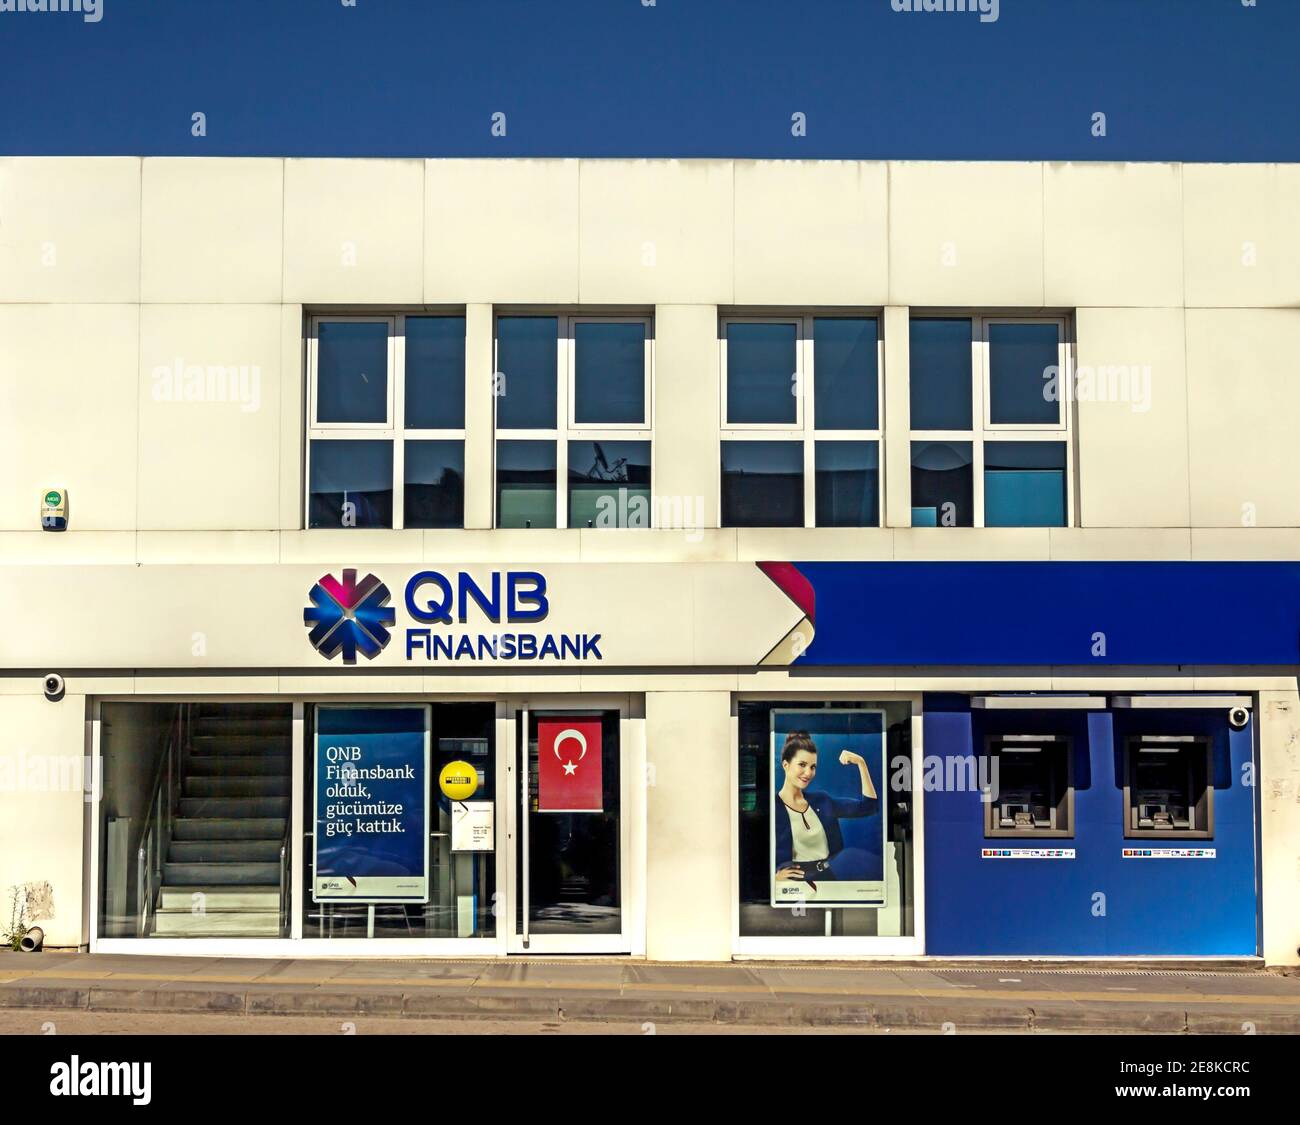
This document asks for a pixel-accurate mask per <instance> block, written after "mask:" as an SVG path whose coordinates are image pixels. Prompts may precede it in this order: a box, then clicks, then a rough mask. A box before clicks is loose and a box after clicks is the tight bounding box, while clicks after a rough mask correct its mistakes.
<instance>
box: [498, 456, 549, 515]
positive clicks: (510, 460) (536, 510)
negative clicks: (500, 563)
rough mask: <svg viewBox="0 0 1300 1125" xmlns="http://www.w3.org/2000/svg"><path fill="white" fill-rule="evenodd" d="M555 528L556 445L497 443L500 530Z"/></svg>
mask: <svg viewBox="0 0 1300 1125" xmlns="http://www.w3.org/2000/svg"><path fill="white" fill-rule="evenodd" d="M554 526H555V442H553V441H499V442H497V527H554Z"/></svg>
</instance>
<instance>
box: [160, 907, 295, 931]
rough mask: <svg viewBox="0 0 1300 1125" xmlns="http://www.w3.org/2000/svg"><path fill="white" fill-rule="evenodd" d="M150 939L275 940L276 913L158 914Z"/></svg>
mask: <svg viewBox="0 0 1300 1125" xmlns="http://www.w3.org/2000/svg"><path fill="white" fill-rule="evenodd" d="M150 936H152V937H279V936H280V911H279V909H278V907H277V909H275V910H211V909H208V910H206V911H204V912H203V913H202V914H191V913H190V912H189V911H188V910H186V911H180V910H177V911H159V913H157V914H156V915H154V924H153V932H152V934H151V935H150Z"/></svg>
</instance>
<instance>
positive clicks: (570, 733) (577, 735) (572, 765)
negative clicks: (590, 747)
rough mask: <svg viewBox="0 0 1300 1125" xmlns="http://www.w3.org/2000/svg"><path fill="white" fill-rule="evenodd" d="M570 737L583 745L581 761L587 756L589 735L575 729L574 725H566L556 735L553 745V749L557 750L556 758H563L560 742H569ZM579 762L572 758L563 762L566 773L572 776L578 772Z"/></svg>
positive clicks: (579, 758)
mask: <svg viewBox="0 0 1300 1125" xmlns="http://www.w3.org/2000/svg"><path fill="white" fill-rule="evenodd" d="M569 739H573V740H574V741H575V742H576V743H577V744H578V745H579V746H580V747H582V753H581V754H579V755H578V762H581V761H582V759H583V758H585V757H586V756H587V736H586V735H585V734H583V733H582V731H580V730H574V729H573V728H572V727H566V728H565V729H564V730H562V731H560V733H559V734H557V735H556V736H555V744H554V745H553V746H552V749H553V750H554V751H555V757H556V760H562V759H560V743H562V742H568V741H569ZM578 762H575V761H573V759H572V758H570V759H569V761H567V762H564V763H563V764H564V774H565V776H566V777H571V776H572V775H573V774H575V773H576V772H577V770H578Z"/></svg>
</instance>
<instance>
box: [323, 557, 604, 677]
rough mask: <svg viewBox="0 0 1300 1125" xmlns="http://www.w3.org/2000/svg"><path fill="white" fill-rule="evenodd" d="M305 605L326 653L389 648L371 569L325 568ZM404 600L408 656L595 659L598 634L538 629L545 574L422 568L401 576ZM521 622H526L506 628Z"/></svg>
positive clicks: (385, 598) (545, 602) (387, 616)
mask: <svg viewBox="0 0 1300 1125" xmlns="http://www.w3.org/2000/svg"><path fill="white" fill-rule="evenodd" d="M308 597H309V600H310V601H311V605H309V606H308V607H307V608H306V609H304V610H303V624H304V625H306V626H307V627H308V629H309V632H308V634H307V636H308V640H309V641H310V642H311V644H312V647H313V648H315V649H316V651H317V652H319V653H320V654H321V655H322V656H324V657H325V658H326V659H327V660H332V659H334V658H336V657H340V656H341V657H342V660H343V663H344V664H355V663H356V661H357V654H358V653H360V654H361V655H362V656H364V657H365V658H366V659H367V660H372V659H374V658H375V657H376V656H378V655H379V654H380V653H381V652H383V651H384V649H386V648H387V647H388V644H389V642H390V641H391V640H392V637H393V630H394V628H395V622H396V617H397V613H396V607H394V606H393V605H391V604H390V603H391V594H390V592H389V589H388V587H387V585H385V584H384V583H383V582H382V581H381V580H380V579H379V578H378V577H376V576H375V575H373V574H367V575H366V576H365V577H364V578H361V579H358V578H357V572H356V571H355V570H344V571H343V576H342V578H341V579H338V578H335V577H334V576H333V575H332V574H326V575H323V576H322V577H321V578H320V579H319V580H318V581H317V582H316V584H315V585H314V586H313V587H312V588H311V591H310V593H309V595H308ZM403 602H404V606H405V610H406V614H407V616H408V617H409V618H410V620H411V622H412V624H409V625H406V626H404V628H403V638H402V646H401V648H402V653H403V657H404V659H405V660H407V661H408V662H421V661H424V662H429V663H434V662H455V663H461V662H465V663H473V662H484V663H487V662H492V663H495V662H498V661H515V660H519V661H538V662H542V663H545V662H548V661H551V662H570V661H580V662H586V661H599V660H603V659H604V657H603V655H602V654H601V651H600V639H601V636H600V633H596V632H587V631H577V632H563V631H561V632H551V631H549V630H546V629H545V628H538V626H539V625H540V624H541V623H544V622H545V621H546V619H547V616H548V615H549V613H550V601H549V599H548V597H547V592H546V577H545V576H544V575H543V574H541V573H540V572H538V571H535V570H505V571H500V570H494V571H491V572H490V573H489V574H488V575H487V576H486V578H476V577H475V576H474V575H472V574H470V573H469V572H467V571H464V570H459V571H453V572H448V573H443V572H442V571H438V570H422V571H419V572H418V573H416V574H413V575H411V577H410V578H409V579H408V580H407V582H406V588H405V591H404V596H403ZM511 626H524V627H525V628H523V629H520V628H511Z"/></svg>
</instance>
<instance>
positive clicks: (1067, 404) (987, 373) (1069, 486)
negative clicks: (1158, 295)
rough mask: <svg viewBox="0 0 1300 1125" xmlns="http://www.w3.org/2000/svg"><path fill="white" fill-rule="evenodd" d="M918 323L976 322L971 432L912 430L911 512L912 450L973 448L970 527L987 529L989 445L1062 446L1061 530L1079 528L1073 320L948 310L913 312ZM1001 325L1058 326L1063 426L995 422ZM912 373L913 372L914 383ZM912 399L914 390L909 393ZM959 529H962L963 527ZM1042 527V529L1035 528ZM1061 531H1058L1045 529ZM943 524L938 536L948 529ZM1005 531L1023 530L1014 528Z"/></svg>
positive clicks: (909, 460) (1058, 316)
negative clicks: (996, 337)
mask: <svg viewBox="0 0 1300 1125" xmlns="http://www.w3.org/2000/svg"><path fill="white" fill-rule="evenodd" d="M915 320H970V322H971V428H970V429H966V430H917V429H912V428H910V426H909V429H908V456H907V464H908V510H909V513H910V511H911V508H912V507H913V505H912V504H911V473H912V446H913V445H914V444H915V443H917V442H923V441H931V442H952V441H964V442H969V443H970V446H971V476H972V480H971V504H972V507H973V508H974V511H973V512H972V514H971V516H972V518H971V525H970V526H971V527H972V528H977V527H979V528H982V527H986V526H988V525H987V524H986V523H985V511H984V446H985V445H986V444H987V443H989V442H999V441H1003V442H1026V443H1027V442H1060V443H1064V445H1065V523H1064V524H1063V525H1061V526H1064V527H1074V526H1075V522H1076V520H1077V519H1078V505H1077V503H1076V501H1075V495H1074V493H1075V465H1076V459H1075V453H1074V432H1075V422H1074V402H1073V396H1072V395H1069V394H1067V393H1066V389H1067V388H1068V387H1070V386H1072V385H1073V353H1074V339H1073V336H1072V335H1071V318H1070V317H1069V316H1068V315H1065V314H1047V315H1044V316H1020V315H1016V314H1014V313H1012V314H1000V313H975V312H964V311H954V310H951V309H943V310H930V309H926V310H921V309H912V310H911V311H910V314H909V316H908V326H909V331H910V326H911V323H912V321H915ZM997 324H1055V325H1056V328H1057V367H1058V370H1059V375H1058V400H1057V401H1058V402H1059V403H1060V418H1061V420H1060V422H1059V423H1057V424H1053V425H1038V424H1028V423H1021V422H1015V423H1011V422H1002V423H997V424H994V423H993V422H991V421H990V417H991V411H992V386H993V380H992V372H991V369H990V362H989V328H990V327H991V326H993V325H997ZM911 380H912V372H911V371H910V370H909V372H908V382H909V384H910V383H911ZM908 392H909V394H910V393H911V387H910V385H909V387H908ZM959 526H960V525H959ZM1030 526H1040V525H1030ZM1046 526H1049V527H1051V526H1056V525H1046ZM944 528H945V525H944V524H942V523H940V524H938V526H937V528H936V530H939V529H944ZM1004 530H1020V529H1018V528H1010V529H1004Z"/></svg>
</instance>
